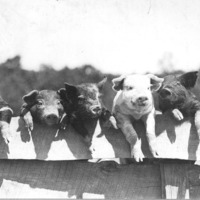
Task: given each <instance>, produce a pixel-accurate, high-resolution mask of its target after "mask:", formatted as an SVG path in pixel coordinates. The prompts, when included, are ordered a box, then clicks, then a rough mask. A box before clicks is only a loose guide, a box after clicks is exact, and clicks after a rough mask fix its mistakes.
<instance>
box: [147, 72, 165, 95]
mask: <svg viewBox="0 0 200 200" xmlns="http://www.w3.org/2000/svg"><path fill="white" fill-rule="evenodd" d="M147 76H148V77H149V78H150V82H151V90H153V91H158V90H159V89H160V87H161V86H162V82H163V81H164V78H159V77H158V76H156V75H154V74H147Z"/></svg>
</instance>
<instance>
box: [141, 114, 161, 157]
mask: <svg viewBox="0 0 200 200" xmlns="http://www.w3.org/2000/svg"><path fill="white" fill-rule="evenodd" d="M143 121H144V123H145V126H146V135H147V140H148V143H149V148H150V151H151V153H152V155H153V157H158V152H157V142H156V134H155V112H151V113H149V114H148V115H147V116H145V117H144V118H143Z"/></svg>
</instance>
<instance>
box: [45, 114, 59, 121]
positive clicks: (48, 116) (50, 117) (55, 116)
mask: <svg viewBox="0 0 200 200" xmlns="http://www.w3.org/2000/svg"><path fill="white" fill-rule="evenodd" d="M46 118H47V119H48V120H57V119H58V117H57V115H55V114H50V115H47V117H46Z"/></svg>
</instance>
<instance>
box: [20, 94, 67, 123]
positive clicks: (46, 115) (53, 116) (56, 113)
mask: <svg viewBox="0 0 200 200" xmlns="http://www.w3.org/2000/svg"><path fill="white" fill-rule="evenodd" d="M22 99H23V100H24V102H25V103H26V104H27V106H28V107H30V112H31V115H32V117H33V121H34V122H36V123H40V124H44V125H48V126H53V125H57V124H58V123H59V120H60V119H61V117H62V115H63V113H64V108H63V105H62V104H61V99H60V96H59V94H58V93H57V92H56V91H53V90H42V91H38V90H33V91H31V92H30V93H28V94H27V95H25V96H23V98H22Z"/></svg>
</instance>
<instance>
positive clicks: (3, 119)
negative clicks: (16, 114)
mask: <svg viewBox="0 0 200 200" xmlns="http://www.w3.org/2000/svg"><path fill="white" fill-rule="evenodd" d="M12 115H13V110H12V109H11V108H10V106H9V104H8V103H7V102H5V101H4V100H3V99H2V98H1V97H0V130H1V134H2V137H3V139H4V141H5V143H6V144H7V143H8V142H9V140H10V126H9V124H10V120H11V118H12Z"/></svg>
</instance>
